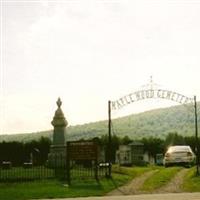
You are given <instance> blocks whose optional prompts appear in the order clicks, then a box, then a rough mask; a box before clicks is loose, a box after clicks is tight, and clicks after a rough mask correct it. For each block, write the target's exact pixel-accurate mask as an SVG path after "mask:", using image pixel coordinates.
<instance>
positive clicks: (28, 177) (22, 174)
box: [0, 157, 108, 182]
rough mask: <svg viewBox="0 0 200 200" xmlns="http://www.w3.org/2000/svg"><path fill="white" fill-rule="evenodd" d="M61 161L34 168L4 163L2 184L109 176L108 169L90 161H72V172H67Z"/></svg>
mask: <svg viewBox="0 0 200 200" xmlns="http://www.w3.org/2000/svg"><path fill="white" fill-rule="evenodd" d="M59 159H61V160H63V158H62V157H58V158H57V159H55V163H54V167H49V166H48V164H44V165H40V166H34V165H33V164H32V163H24V165H23V166H15V167H13V166H12V163H9V162H6V163H5V162H4V163H2V164H1V166H0V182H18V181H32V180H41V179H53V178H56V179H66V180H67V177H68V175H69V173H70V179H71V180H72V181H73V180H74V179H90V178H91V179H93V178H97V177H98V178H102V177H105V176H107V175H108V167H107V165H106V164H105V165H103V164H96V163H93V162H90V161H85V162H81V161H80V162H79V161H76V162H75V161H71V162H70V170H69V171H67V167H66V163H64V165H62V166H60V165H57V164H58V163H60V161H59Z"/></svg>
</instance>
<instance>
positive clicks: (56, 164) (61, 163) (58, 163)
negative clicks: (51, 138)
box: [47, 145, 67, 169]
mask: <svg viewBox="0 0 200 200" xmlns="http://www.w3.org/2000/svg"><path fill="white" fill-rule="evenodd" d="M66 159H67V155H66V145H51V147H50V153H49V154H48V162H47V166H48V167H49V168H54V169H56V168H65V167H66Z"/></svg>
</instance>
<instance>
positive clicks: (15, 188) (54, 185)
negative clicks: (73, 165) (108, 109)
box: [0, 166, 200, 200]
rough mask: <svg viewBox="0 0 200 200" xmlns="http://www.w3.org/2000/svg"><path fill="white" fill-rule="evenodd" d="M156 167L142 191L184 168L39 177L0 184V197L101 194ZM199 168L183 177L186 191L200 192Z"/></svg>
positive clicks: (21, 199) (124, 169)
mask: <svg viewBox="0 0 200 200" xmlns="http://www.w3.org/2000/svg"><path fill="white" fill-rule="evenodd" d="M155 169H156V170H157V172H156V173H155V174H154V175H152V176H151V177H150V178H149V179H147V180H146V181H145V182H144V185H143V187H142V190H143V191H145V192H152V191H153V190H154V189H157V188H159V187H162V186H164V185H165V184H167V183H168V181H170V180H171V179H172V178H173V177H174V176H175V174H176V173H177V172H178V171H179V170H181V169H182V168H181V167H169V168H164V167H119V166H113V170H112V171H113V173H112V179H106V178H102V179H100V180H99V182H96V180H95V179H90V180H88V179H87V180H83V179H82V180H80V179H79V180H78V179H75V180H72V185H70V186H68V185H67V184H66V183H65V182H60V181H58V180H55V179H49V180H37V181H31V182H21V183H0V199H2V200H14V199H15V200H27V199H39V198H64V197H66V198H67V197H84V196H102V195H105V194H106V193H107V192H109V191H111V190H113V189H115V188H117V187H119V186H121V185H124V184H126V183H127V182H129V181H130V180H132V179H133V178H135V177H138V176H140V175H142V174H143V173H145V172H147V171H150V170H155ZM195 172H196V168H195V167H193V168H191V169H189V172H188V173H187V175H186V176H185V178H184V183H183V191H186V192H200V177H196V176H195Z"/></svg>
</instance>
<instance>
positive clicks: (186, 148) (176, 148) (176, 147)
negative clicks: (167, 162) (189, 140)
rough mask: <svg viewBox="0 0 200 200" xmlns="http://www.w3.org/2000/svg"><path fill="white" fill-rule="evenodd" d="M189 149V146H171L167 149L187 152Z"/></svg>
mask: <svg viewBox="0 0 200 200" xmlns="http://www.w3.org/2000/svg"><path fill="white" fill-rule="evenodd" d="M188 151H191V150H190V147H189V146H171V147H169V149H168V151H167V152H169V153H171V152H188Z"/></svg>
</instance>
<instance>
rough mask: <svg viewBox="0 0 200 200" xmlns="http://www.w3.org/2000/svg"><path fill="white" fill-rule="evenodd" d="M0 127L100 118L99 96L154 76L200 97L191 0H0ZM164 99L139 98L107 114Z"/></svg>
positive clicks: (103, 101)
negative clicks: (60, 117) (60, 116)
mask: <svg viewBox="0 0 200 200" xmlns="http://www.w3.org/2000/svg"><path fill="white" fill-rule="evenodd" d="M0 5H1V10H0V11H1V13H0V14H1V27H0V28H1V71H0V73H1V76H0V78H1V87H0V92H1V93H0V116H1V120H0V127H1V132H0V134H4V133H22V132H31V131H33V132H34V131H41V130H47V129H51V128H52V126H51V124H50V122H51V120H52V118H53V115H54V111H55V110H56V104H55V102H56V100H57V98H58V97H59V96H60V97H61V100H62V101H63V105H62V108H63V111H64V113H65V116H66V118H67V120H68V122H69V124H70V125H75V124H81V123H86V122H90V121H97V120H103V119H107V101H108V100H109V99H111V100H116V99H117V98H119V97H121V96H123V95H126V94H128V93H130V92H133V91H135V90H136V89H138V88H140V86H141V85H144V84H147V83H148V82H149V77H150V76H151V75H152V76H153V79H154V81H155V82H157V83H158V84H160V85H162V86H163V87H164V88H166V89H171V90H174V91H177V92H180V93H182V94H185V95H187V96H189V97H192V96H193V95H197V100H198V99H200V91H199V85H200V79H199V77H200V1H198V0H168V1H166V0H137V1H134V0H96V1H95V0H65V1H64V0H63V1H59V0H57V1H53V0H51V1H50V0H49V1H45V0H44V1H42V0H40V1H39V0H34V1H33V0H27V1H20V0H18V1H13V0H6V1H5V0H1V4H0ZM169 105H172V104H171V102H168V101H164V100H162V101H161V100H155V99H153V100H148V101H147V100H146V101H142V102H139V103H135V104H132V105H130V106H127V107H126V108H125V109H124V110H123V111H119V113H118V114H116V113H115V114H114V117H117V116H122V115H124V114H128V113H129V114H130V113H135V112H140V111H144V110H149V109H153V108H155V107H163V106H169Z"/></svg>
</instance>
